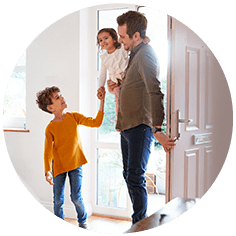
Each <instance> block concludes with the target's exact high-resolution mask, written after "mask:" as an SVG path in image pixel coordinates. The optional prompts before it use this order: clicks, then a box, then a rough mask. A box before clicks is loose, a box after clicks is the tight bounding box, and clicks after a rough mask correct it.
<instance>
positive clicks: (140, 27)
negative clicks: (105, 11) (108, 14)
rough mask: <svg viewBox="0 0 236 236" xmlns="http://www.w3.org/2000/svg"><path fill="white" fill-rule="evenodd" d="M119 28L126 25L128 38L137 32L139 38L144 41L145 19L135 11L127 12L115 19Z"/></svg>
mask: <svg viewBox="0 0 236 236" xmlns="http://www.w3.org/2000/svg"><path fill="white" fill-rule="evenodd" d="M116 21H117V23H118V25H119V26H122V25H124V24H127V30H126V31H127V32H126V33H127V34H128V35H129V37H130V38H132V37H133V35H134V34H135V33H136V32H139V34H140V37H141V38H142V39H144V38H145V37H146V29H147V19H146V17H145V16H144V15H143V14H142V13H140V12H137V11H128V12H126V13H124V14H122V15H120V16H118V17H117V19H116Z"/></svg>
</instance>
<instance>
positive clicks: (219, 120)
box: [167, 17, 233, 201]
mask: <svg viewBox="0 0 236 236" xmlns="http://www.w3.org/2000/svg"><path fill="white" fill-rule="evenodd" d="M169 26H170V29H169V41H170V63H169V75H168V81H169V88H168V94H169V96H168V106H169V107H170V109H169V115H168V117H169V120H168V122H167V123H168V124H167V125H168V130H169V134H170V135H171V137H178V141H177V145H176V147H175V149H174V150H173V151H171V154H170V156H169V157H168V158H167V168H168V173H167V177H168V178H167V179H168V183H167V185H168V186H167V189H168V193H167V194H168V196H167V201H169V200H172V199H174V198H175V197H183V198H201V197H202V196H203V195H204V194H205V193H206V192H207V190H208V189H209V188H210V186H211V185H212V183H213V182H214V181H215V179H216V177H217V175H218V174H219V172H220V169H221V168H222V166H223V163H224V161H225V158H226V155H227V152H228V148H229V144H230V140H231V134H232V123H233V116H232V102H231V97H230V92H229V88H228V85H227V82H226V79H225V76H224V73H223V71H222V69H221V67H220V65H219V63H218V61H217V60H216V58H215V57H214V55H213V53H212V52H211V51H210V49H209V48H208V47H207V45H206V44H205V43H204V42H203V41H202V40H201V39H200V38H199V37H198V36H197V35H196V34H195V33H194V32H193V31H192V30H190V29H189V28H188V27H187V26H185V25H184V24H182V23H181V22H179V21H177V20H176V19H174V18H172V17H169Z"/></svg>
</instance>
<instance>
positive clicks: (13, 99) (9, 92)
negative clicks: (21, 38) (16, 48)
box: [3, 52, 26, 128]
mask: <svg viewBox="0 0 236 236" xmlns="http://www.w3.org/2000/svg"><path fill="white" fill-rule="evenodd" d="M3 118H4V127H5V128H23V127H24V126H25V119H26V53H25V52H24V53H23V54H22V55H21V57H20V58H19V60H18V62H17V64H16V66H15V68H14V70H13V72H12V74H11V77H10V78H9V81H8V84H7V89H6V93H5V97H4V104H3Z"/></svg>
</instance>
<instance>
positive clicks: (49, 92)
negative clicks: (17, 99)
mask: <svg viewBox="0 0 236 236" xmlns="http://www.w3.org/2000/svg"><path fill="white" fill-rule="evenodd" d="M54 92H58V93H59V92H60V89H59V88H58V87H56V86H52V87H47V88H45V89H44V90H42V91H39V92H38V93H37V94H36V97H37V99H36V103H37V104H38V106H39V108H40V109H42V110H43V111H45V112H48V113H50V114H52V112H50V111H49V110H48V109H47V106H48V105H51V104H52V99H51V97H52V96H53V93H54Z"/></svg>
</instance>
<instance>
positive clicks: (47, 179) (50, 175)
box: [46, 171, 54, 185]
mask: <svg viewBox="0 0 236 236" xmlns="http://www.w3.org/2000/svg"><path fill="white" fill-rule="evenodd" d="M46 181H47V182H48V183H49V184H50V185H54V183H53V181H52V173H51V172H49V171H48V172H47V174H46Z"/></svg>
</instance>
